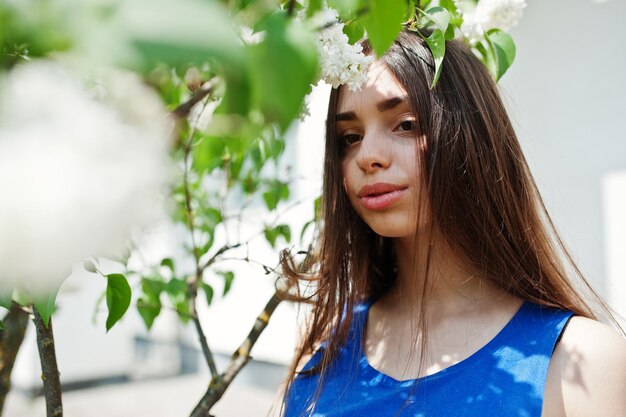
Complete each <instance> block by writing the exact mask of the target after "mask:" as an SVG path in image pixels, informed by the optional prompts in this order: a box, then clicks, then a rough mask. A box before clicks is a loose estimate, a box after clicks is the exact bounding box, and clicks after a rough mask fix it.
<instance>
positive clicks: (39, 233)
mask: <svg viewBox="0 0 626 417" xmlns="http://www.w3.org/2000/svg"><path fill="white" fill-rule="evenodd" d="M98 80H99V81H98V83H97V87H98V88H93V84H92V87H91V88H87V87H86V83H83V82H79V81H78V79H77V78H76V77H73V76H72V75H71V73H70V72H68V71H66V70H64V69H62V68H61V67H60V66H59V65H58V64H53V63H46V62H32V63H28V64H24V65H21V66H18V67H16V68H15V69H13V70H12V71H11V72H10V73H9V74H8V76H6V78H5V79H0V84H1V86H2V88H0V201H2V204H0V291H2V292H5V291H8V290H11V289H12V288H15V287H19V288H22V289H25V290H27V291H29V292H30V293H31V294H32V293H37V292H45V291H48V290H50V289H53V288H55V287H58V286H59V285H60V283H61V282H62V281H63V280H64V279H65V278H67V277H68V275H70V273H71V271H72V264H73V263H75V262H79V261H81V260H83V259H84V258H86V257H89V256H95V255H101V256H115V255H119V254H120V253H122V252H123V249H124V246H125V244H126V243H127V242H128V239H129V237H130V235H131V233H132V232H133V231H134V230H137V229H136V228H137V227H143V226H149V225H151V224H152V223H153V222H155V221H158V220H161V219H163V218H165V209H164V207H163V201H164V199H163V191H165V190H164V186H166V185H167V183H168V182H169V181H170V178H171V175H172V173H173V171H172V169H171V165H170V158H169V156H168V148H169V145H170V143H171V142H170V134H169V132H171V128H172V126H171V124H170V122H169V121H168V120H167V117H165V116H166V114H167V113H166V111H165V109H164V107H163V105H162V103H161V101H160V100H159V98H158V97H157V96H156V94H155V93H154V92H153V91H151V90H149V89H148V88H147V87H146V86H144V85H143V84H142V83H141V81H140V80H139V79H138V78H137V77H136V76H134V75H131V74H128V73H119V72H116V73H107V74H102V75H101V76H99V77H98Z"/></svg>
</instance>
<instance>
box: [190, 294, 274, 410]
mask: <svg viewBox="0 0 626 417" xmlns="http://www.w3.org/2000/svg"><path fill="white" fill-rule="evenodd" d="M281 301H282V299H281V298H280V297H279V296H278V293H274V295H272V298H270V300H269V301H268V302H267V304H266V305H265V308H264V309H263V311H262V312H261V314H260V315H259V316H258V317H257V319H256V321H255V322H254V326H253V327H252V329H251V330H250V333H248V336H247V337H246V339H245V340H244V341H243V343H242V344H241V345H240V346H239V348H238V349H237V350H236V351H235V353H233V355H232V357H231V361H230V364H229V365H228V368H227V369H226V371H224V373H223V374H221V375H220V376H219V378H217V379H214V380H213V381H211V383H210V384H209V388H208V389H207V391H206V393H205V394H204V395H203V396H202V398H201V399H200V401H199V402H198V404H197V405H196V407H195V408H194V410H193V411H192V412H191V414H190V417H209V416H210V414H209V412H210V411H211V408H212V407H213V406H214V405H215V403H217V401H218V400H219V399H220V398H221V397H222V395H223V394H224V392H225V391H226V389H227V388H228V386H229V385H230V384H231V382H233V379H234V378H235V376H237V374H238V373H239V371H241V369H242V368H243V367H244V366H245V365H246V364H247V363H248V361H249V360H250V358H251V356H250V351H251V350H252V347H253V346H254V344H255V343H256V341H257V340H258V338H259V336H260V335H261V333H262V332H263V330H265V328H266V327H267V324H268V322H269V319H270V317H271V316H272V314H273V313H274V311H275V310H276V307H278V305H279V304H280V302H281Z"/></svg>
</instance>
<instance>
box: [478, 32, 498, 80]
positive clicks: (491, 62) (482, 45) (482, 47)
mask: <svg viewBox="0 0 626 417" xmlns="http://www.w3.org/2000/svg"><path fill="white" fill-rule="evenodd" d="M474 48H476V50H477V51H478V53H479V54H480V60H481V61H482V62H483V64H485V66H486V67H487V69H488V70H489V73H490V74H491V76H492V77H493V79H494V80H495V79H496V77H497V72H498V70H497V67H496V57H495V55H494V53H493V48H492V47H491V45H490V43H489V40H488V39H484V40H483V41H482V42H478V43H477V44H476V45H474Z"/></svg>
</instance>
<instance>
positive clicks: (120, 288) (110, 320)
mask: <svg viewBox="0 0 626 417" xmlns="http://www.w3.org/2000/svg"><path fill="white" fill-rule="evenodd" d="M106 277H107V290H106V294H107V297H106V298H107V308H108V309H109V315H108V317H107V321H106V329H107V332H108V331H109V330H111V328H112V327H113V326H114V325H115V323H117V322H118V321H119V320H120V319H121V318H122V317H123V316H124V314H125V313H126V310H128V306H130V299H131V290H130V285H128V281H127V280H126V277H125V276H124V275H122V274H109V275H107V276H106Z"/></svg>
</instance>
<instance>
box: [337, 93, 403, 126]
mask: <svg viewBox="0 0 626 417" xmlns="http://www.w3.org/2000/svg"><path fill="white" fill-rule="evenodd" d="M406 101H407V97H406V96H403V97H392V98H388V99H386V100H383V101H381V102H378V103H376V108H377V109H378V111H380V112H381V113H382V112H385V111H387V110H391V109H393V108H395V107H397V106H398V105H399V104H402V103H404V102H406ZM356 119H357V117H356V113H355V112H353V111H348V112H344V113H338V114H337V115H336V116H335V121H337V122H341V121H346V120H356Z"/></svg>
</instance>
